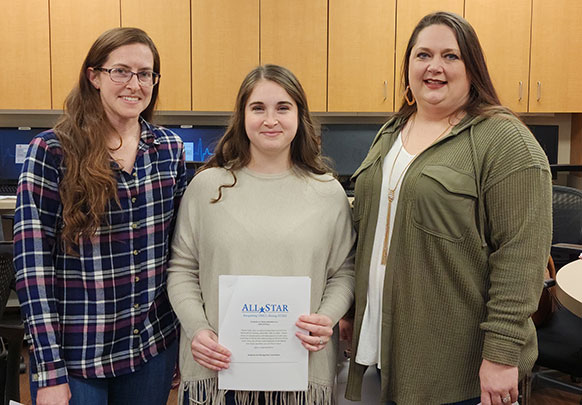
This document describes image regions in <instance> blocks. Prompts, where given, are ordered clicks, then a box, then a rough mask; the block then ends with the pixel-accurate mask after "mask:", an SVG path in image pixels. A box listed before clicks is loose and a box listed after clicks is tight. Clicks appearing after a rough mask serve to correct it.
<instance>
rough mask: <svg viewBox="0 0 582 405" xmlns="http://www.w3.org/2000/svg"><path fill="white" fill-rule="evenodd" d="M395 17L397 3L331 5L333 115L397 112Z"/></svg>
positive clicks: (336, 0) (338, 0)
mask: <svg viewBox="0 0 582 405" xmlns="http://www.w3.org/2000/svg"><path fill="white" fill-rule="evenodd" d="M395 12H396V1H395V0H386V1H381V2H379V1H375V0H362V1H357V2H354V1H351V0H330V2H329V51H328V52H329V62H328V63H329V67H328V75H329V78H328V79H329V81H328V111H373V112H381V111H393V109H394V100H393V97H394V79H393V78H394V30H395Z"/></svg>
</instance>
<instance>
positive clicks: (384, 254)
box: [380, 115, 453, 266]
mask: <svg viewBox="0 0 582 405" xmlns="http://www.w3.org/2000/svg"><path fill="white" fill-rule="evenodd" d="M415 121H416V115H415V116H414V117H413V118H412V122H411V123H410V127H409V128H408V132H407V135H408V136H407V138H410V132H412V128H414V123H415ZM452 126H453V125H452V124H449V125H448V126H447V127H446V128H445V130H444V131H443V132H442V133H441V134H440V135H439V136H437V137H436V138H435V139H434V140H433V141H432V142H431V143H430V145H429V146H428V147H427V148H426V149H428V148H429V147H430V146H431V145H433V144H434V143H435V142H437V141H438V140H439V139H440V138H442V137H443V136H444V135H445V134H446V133H447V132H448V131H449V130H450V129H451V127H452ZM400 141H401V144H400V149H398V153H397V154H396V158H394V161H393V162H392V167H391V168H390V174H389V175H388V213H387V215H386V232H385V233H384V244H383V246H382V260H381V262H380V263H381V264H382V265H384V266H385V265H386V259H387V258H388V237H389V236H390V213H391V211H392V201H394V197H395V195H396V189H397V188H398V185H399V184H400V181H401V180H402V178H403V177H404V173H406V171H407V170H408V168H409V167H410V165H411V164H412V162H414V161H415V160H416V158H417V157H418V155H420V154H421V153H422V152H424V151H425V150H426V149H423V150H422V151H420V152H418V153H417V154H416V155H414V157H413V158H412V159H410V161H409V162H408V163H407V164H406V166H404V169H403V170H402V172H400V176H398V180H396V184H395V185H394V187H393V188H391V187H390V183H391V181H392V173H393V172H394V167H395V166H396V162H397V161H398V158H399V157H400V152H402V149H404V136H403V134H402V133H401V134H400Z"/></svg>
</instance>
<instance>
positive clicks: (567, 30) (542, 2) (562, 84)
mask: <svg viewBox="0 0 582 405" xmlns="http://www.w3.org/2000/svg"><path fill="white" fill-rule="evenodd" d="M581 22H582V1H580V0H554V1H547V0H533V13H532V38H531V72H530V83H529V88H530V90H529V93H530V98H529V111H530V112H580V111H582V96H581V95H582V74H581V73H580V72H581V66H582V56H581V54H580V50H581V49H582V28H581V27H582V25H581V24H582V23H581Z"/></svg>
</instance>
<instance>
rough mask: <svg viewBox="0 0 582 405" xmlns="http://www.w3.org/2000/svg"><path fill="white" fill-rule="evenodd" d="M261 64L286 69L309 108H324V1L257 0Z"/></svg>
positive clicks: (325, 88) (325, 66)
mask: <svg viewBox="0 0 582 405" xmlns="http://www.w3.org/2000/svg"><path fill="white" fill-rule="evenodd" d="M261 63H262V64H266V63H275V64H277V65H282V66H285V67H286V68H288V69H290V70H291V71H292V72H293V73H294V74H295V75H296V76H297V78H298V79H299V81H300V82H301V85H302V86H303V88H304V89H305V92H306V93H307V98H308V100H309V106H310V110H311V111H325V110H326V107H327V105H326V104H327V103H326V93H327V0H293V1H280V0H261Z"/></svg>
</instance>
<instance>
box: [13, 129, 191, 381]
mask: <svg viewBox="0 0 582 405" xmlns="http://www.w3.org/2000/svg"><path fill="white" fill-rule="evenodd" d="M141 126H142V132H141V139H140V142H139V147H138V152H137V157H136V160H135V164H134V167H133V171H132V173H131V174H128V173H127V172H125V171H123V170H121V169H120V168H119V166H118V165H117V164H116V163H115V162H112V167H113V168H114V172H115V175H116V176H117V184H118V188H117V193H118V197H119V202H120V206H117V204H116V203H115V201H113V200H112V201H110V203H109V204H108V207H106V212H105V215H104V221H103V222H102V225H101V226H100V227H99V228H98V230H97V232H96V234H95V235H94V236H93V237H91V238H84V239H81V241H80V244H79V253H80V256H79V257H77V256H74V255H69V254H67V253H66V252H65V251H64V249H63V246H62V243H61V241H60V238H59V235H60V232H61V229H62V227H63V218H62V205H61V201H60V195H59V183H60V180H61V178H62V176H63V170H66V169H64V168H63V155H62V149H61V145H60V143H59V141H58V139H57V138H56V136H55V134H54V132H52V131H47V132H44V133H42V134H39V135H38V136H37V137H35V138H34V139H33V141H32V142H31V144H30V147H29V148H28V153H27V156H26V159H25V161H24V165H23V169H22V173H21V175H20V180H19V186H18V196H17V204H16V212H15V221H14V264H15V267H16V272H17V274H16V281H17V285H16V287H17V291H18V297H19V300H20V303H21V309H22V316H23V319H24V322H25V326H26V332H27V338H28V340H29V342H30V343H31V344H32V345H33V346H32V347H33V350H32V352H31V360H32V361H31V364H32V369H31V373H32V376H33V380H34V381H37V383H38V386H39V387H45V386H50V385H57V384H62V383H66V382H68V375H69V374H71V375H74V376H78V377H84V378H99V377H114V376H118V375H123V374H127V373H131V372H133V371H136V370H138V369H139V368H140V367H141V366H142V365H143V364H144V363H145V362H147V361H148V360H149V359H151V358H152V357H154V356H155V355H156V354H157V353H159V352H161V351H163V350H164V349H165V348H166V347H168V345H169V344H170V343H172V342H173V341H174V340H175V339H176V337H177V326H178V323H177V319H176V317H175V315H174V313H173V311H172V309H171V307H170V303H169V300H168V296H167V292H166V268H167V263H168V254H169V245H170V239H171V234H172V231H173V225H174V219H175V215H176V213H177V209H178V204H179V201H180V199H181V197H182V194H183V193H184V189H185V187H186V182H187V181H186V170H185V163H184V146H183V144H182V141H181V139H180V138H179V137H178V136H177V135H176V134H174V133H172V132H171V131H169V130H167V129H164V128H161V127H156V126H154V125H151V124H149V123H147V122H145V121H144V120H141Z"/></svg>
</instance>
